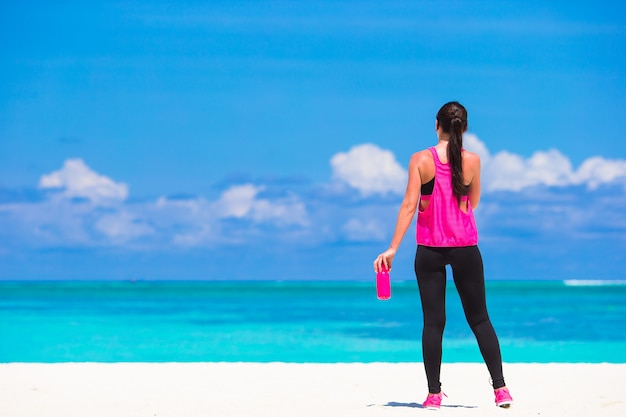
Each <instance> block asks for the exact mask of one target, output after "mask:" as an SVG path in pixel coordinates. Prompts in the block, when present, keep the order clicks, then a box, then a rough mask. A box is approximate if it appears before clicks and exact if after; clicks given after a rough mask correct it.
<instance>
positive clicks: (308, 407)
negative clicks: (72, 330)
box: [0, 363, 626, 417]
mask: <svg viewBox="0 0 626 417" xmlns="http://www.w3.org/2000/svg"><path fill="white" fill-rule="evenodd" d="M504 370H505V377H506V380H507V384H508V386H509V388H510V390H511V394H512V395H513V398H514V399H515V403H514V405H513V406H512V407H511V408H509V409H500V408H498V407H496V406H495V405H494V403H493V394H492V391H491V387H490V386H489V376H488V373H487V371H486V368H485V366H484V365H482V364H444V365H443V367H442V382H443V390H444V392H445V393H446V394H447V395H448V398H445V399H444V402H443V404H442V408H441V410H439V411H431V410H425V409H422V408H421V405H420V404H421V402H422V401H423V400H424V398H425V396H426V388H425V377H424V372H423V368H422V365H421V363H401V364H391V363H372V364H362V363H354V364H352V363H349V364H348V363H346V364H343V363H340V364H288V363H267V364H262V363H115V364H103V363H61V364H24V363H9V364H0V416H2V417H74V416H76V417H99V416H107V417H179V416H180V417H192V416H215V417H231V416H241V417H244V416H245V417H252V416H261V417H262V416H267V417H280V416H285V417H287V416H289V417H305V416H316V417H324V416H329V417H331V416H337V417H349V416H360V417H368V416H371V417H376V416H381V417H382V416H390V417H396V416H397V417H402V416H419V415H429V414H430V413H436V414H435V415H437V414H438V415H441V416H486V417H488V416H506V415H508V416H548V417H558V416H581V417H590V416H615V417H617V416H626V389H625V388H624V381H625V380H626V364H505V365H504Z"/></svg>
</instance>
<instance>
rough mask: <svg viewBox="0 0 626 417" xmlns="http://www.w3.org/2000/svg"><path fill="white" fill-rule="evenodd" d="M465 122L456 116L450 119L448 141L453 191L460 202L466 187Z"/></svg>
mask: <svg viewBox="0 0 626 417" xmlns="http://www.w3.org/2000/svg"><path fill="white" fill-rule="evenodd" d="M462 126H463V124H462V123H461V119H460V118H458V117H455V118H454V119H452V120H451V121H450V140H449V141H448V161H449V162H450V171H451V172H452V192H453V193H454V196H455V197H456V199H457V200H458V201H459V202H460V201H461V196H462V195H463V191H464V189H465V184H464V183H465V179H464V178H463V157H462V155H461V151H462V149H463V127H462Z"/></svg>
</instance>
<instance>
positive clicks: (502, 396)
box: [494, 387, 513, 408]
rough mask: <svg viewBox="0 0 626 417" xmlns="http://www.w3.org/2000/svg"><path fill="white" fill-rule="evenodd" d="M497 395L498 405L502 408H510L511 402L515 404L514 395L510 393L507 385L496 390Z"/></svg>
mask: <svg viewBox="0 0 626 417" xmlns="http://www.w3.org/2000/svg"><path fill="white" fill-rule="evenodd" d="M494 393H495V395H496V405H497V406H498V407H502V408H509V407H510V406H511V404H513V397H511V394H510V393H509V389H508V388H507V387H502V388H498V389H497V390H494Z"/></svg>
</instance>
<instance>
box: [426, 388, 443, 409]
mask: <svg viewBox="0 0 626 417" xmlns="http://www.w3.org/2000/svg"><path fill="white" fill-rule="evenodd" d="M443 395H445V394H444V393H442V392H440V393H438V394H432V393H429V394H428V397H426V401H424V402H423V403H422V406H423V407H424V408H427V409H429V410H439V407H441V397H442V396H443Z"/></svg>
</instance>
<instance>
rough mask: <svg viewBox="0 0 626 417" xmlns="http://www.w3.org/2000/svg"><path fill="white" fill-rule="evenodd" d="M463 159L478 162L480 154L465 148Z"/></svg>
mask: <svg viewBox="0 0 626 417" xmlns="http://www.w3.org/2000/svg"><path fill="white" fill-rule="evenodd" d="M463 160H464V161H466V162H470V163H471V162H477V163H480V156H478V154H476V153H474V152H470V151H468V150H467V149H463Z"/></svg>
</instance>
